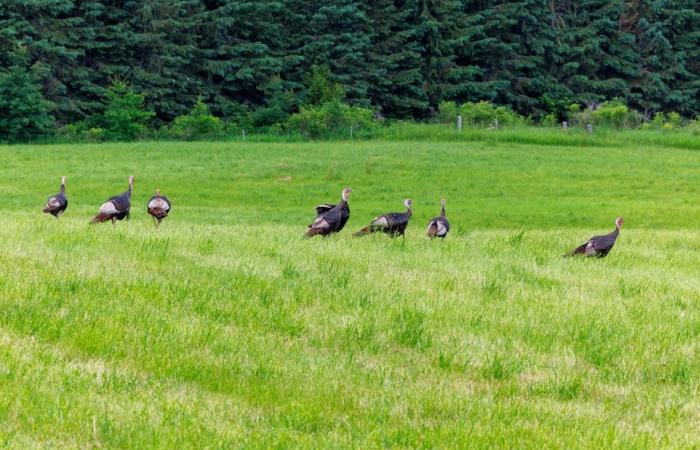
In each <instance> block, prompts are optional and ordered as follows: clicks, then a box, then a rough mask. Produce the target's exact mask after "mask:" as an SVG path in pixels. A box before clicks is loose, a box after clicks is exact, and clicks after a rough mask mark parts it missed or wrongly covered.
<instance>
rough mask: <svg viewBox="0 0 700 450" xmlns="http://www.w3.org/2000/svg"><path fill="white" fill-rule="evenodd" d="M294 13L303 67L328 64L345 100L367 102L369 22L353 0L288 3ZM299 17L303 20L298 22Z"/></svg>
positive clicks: (366, 103) (361, 103)
mask: <svg viewBox="0 0 700 450" xmlns="http://www.w3.org/2000/svg"><path fill="white" fill-rule="evenodd" d="M289 5H290V6H292V8H293V11H295V12H296V14H295V17H296V26H297V27H298V28H296V30H299V31H302V30H303V31H302V35H301V36H300V39H299V37H297V39H296V42H297V43H298V44H301V45H300V47H299V48H298V50H297V51H298V53H299V54H300V55H301V56H302V57H303V68H304V70H309V69H310V68H311V67H312V66H328V67H329V69H330V71H331V73H332V76H333V81H336V82H338V83H340V84H342V85H343V88H344V91H345V94H346V97H347V100H348V101H349V102H351V103H355V104H360V105H369V94H368V91H369V64H368V55H369V51H370V47H371V42H370V29H371V23H370V21H369V18H368V17H367V14H366V13H365V11H364V10H363V9H362V7H361V2H358V1H354V0H324V1H320V0H308V1H298V0H297V1H292V2H289ZM300 20H303V21H305V22H306V23H305V24H300V23H299V21H300Z"/></svg>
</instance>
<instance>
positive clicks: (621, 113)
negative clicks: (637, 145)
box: [568, 101, 643, 128]
mask: <svg viewBox="0 0 700 450" xmlns="http://www.w3.org/2000/svg"><path fill="white" fill-rule="evenodd" d="M577 106H578V105H577ZM569 111H570V112H569V115H568V118H569V121H570V122H571V123H572V124H574V125H579V126H585V125H586V124H589V123H590V124H593V125H597V126H602V127H610V128H637V127H639V126H640V125H641V124H642V120H643V117H642V115H641V114H640V113H639V112H637V111H635V110H633V109H630V108H629V107H627V106H626V105H624V104H623V103H621V102H619V101H613V102H604V103H601V104H600V105H597V106H595V107H592V108H586V109H584V110H582V111H579V108H578V107H577V108H573V107H570V108H569Z"/></svg>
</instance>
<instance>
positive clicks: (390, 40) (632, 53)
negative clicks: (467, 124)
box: [0, 0, 700, 139]
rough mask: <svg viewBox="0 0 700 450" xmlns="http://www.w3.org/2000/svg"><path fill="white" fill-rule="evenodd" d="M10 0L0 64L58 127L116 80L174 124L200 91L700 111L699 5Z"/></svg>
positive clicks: (387, 107) (224, 103) (98, 102)
mask: <svg viewBox="0 0 700 450" xmlns="http://www.w3.org/2000/svg"><path fill="white" fill-rule="evenodd" d="M1 3H2V4H1V6H0V70H7V69H10V68H19V69H20V70H27V71H29V72H30V73H31V76H32V78H33V79H34V80H35V81H34V84H35V85H36V86H37V87H38V88H39V89H40V90H41V94H42V96H43V97H44V98H45V99H46V100H47V101H48V102H49V103H50V108H49V113H50V115H52V116H53V117H55V118H56V125H57V126H58V127H62V126H65V125H66V124H70V123H78V122H81V121H85V120H88V121H89V120H90V119H91V118H94V117H97V116H102V115H103V113H104V108H105V106H104V99H105V95H106V92H107V90H108V89H109V87H110V85H111V81H112V80H114V79H119V80H124V81H125V82H128V83H129V85H130V86H132V88H133V89H134V91H136V92H142V93H145V94H146V95H147V97H146V98H145V103H144V105H145V109H146V110H148V111H153V112H154V113H155V115H154V116H153V117H152V118H150V119H149V120H148V121H147V122H148V123H149V124H152V125H153V126H154V127H156V128H166V129H167V128H168V127H169V125H170V124H171V123H172V122H173V120H174V119H175V118H176V117H179V116H184V115H187V114H188V113H189V110H190V108H191V106H192V104H194V103H195V101H196V99H197V98H199V97H201V98H203V99H205V100H206V102H207V104H208V106H209V108H210V109H211V111H212V114H213V115H215V116H217V117H220V118H221V119H222V120H223V121H225V122H226V123H234V124H236V126H237V127H240V128H245V129H252V128H256V129H270V128H271V127H276V128H278V127H280V126H281V125H280V124H283V123H285V122H286V121H287V119H288V116H289V115H290V114H291V113H293V112H296V111H298V110H299V107H300V106H301V105H304V106H314V107H315V106H321V105H323V104H325V103H328V102H333V101H338V100H342V101H346V102H347V103H349V104H351V105H354V106H362V107H366V108H372V109H373V110H374V111H377V112H379V113H381V114H382V115H383V116H384V117H387V118H390V119H420V120H423V119H431V118H434V116H435V112H436V110H438V109H440V105H441V103H443V102H449V101H454V102H456V104H463V103H466V102H471V103H477V102H480V101H488V102H491V103H493V104H496V105H503V106H506V107H509V108H510V109H512V110H513V111H515V112H516V113H517V114H519V115H521V116H523V117H528V118H531V119H532V120H534V121H536V122H542V123H544V124H546V125H550V124H555V123H558V122H560V121H561V120H564V119H565V118H567V116H568V115H570V114H569V112H568V111H567V109H566V107H567V105H568V104H570V103H577V104H580V105H587V106H588V107H589V109H591V110H590V111H589V114H588V116H589V117H586V120H592V119H591V117H590V116H591V114H593V108H594V106H595V105H598V104H601V103H604V102H606V101H611V100H614V99H617V100H618V101H619V102H620V103H622V104H624V105H627V106H628V107H629V108H630V109H631V110H635V111H639V113H640V114H641V115H642V116H643V117H644V119H645V120H649V119H650V118H651V117H653V115H654V114H656V113H657V112H664V113H669V112H671V111H677V112H678V113H680V114H681V115H682V117H683V119H684V120H688V119H691V118H693V117H696V116H697V115H698V114H700V2H697V1H694V0H664V1H661V0H639V1H623V0H611V1H603V0H581V1H577V2H573V1H570V0H561V1H559V0H556V1H552V2H549V3H548V2H542V1H539V0H513V1H508V2H505V3H504V2H495V1H476V0H462V1H460V0H421V1H411V2H403V1H402V2H398V1H395V0H376V1H371V2H362V1H359V0H327V1H320V0H270V1H261V0H253V1H232V0H211V1H201V0H150V1H148V2H138V1H133V0H132V1H127V2H102V1H98V0H84V1H80V2H75V1H70V0H51V1H30V2H26V1H25V2H22V1H17V0H12V1H5V2H1ZM443 109H444V108H443ZM448 115H449V114H448ZM600 116H601V117H600V119H599V120H600V121H601V123H604V124H606V125H604V126H615V127H616V126H635V125H634V124H635V123H636V122H637V121H638V119H637V118H636V117H631V118H628V119H626V120H623V124H622V125H620V124H619V121H617V117H607V116H606V117H602V116H604V114H600ZM438 120H440V121H442V120H446V119H445V117H444V115H443V116H441V117H439V118H438ZM499 120H500V119H499ZM595 120H598V119H595ZM569 121H573V120H572V119H571V118H569ZM608 122H611V125H607V123H608ZM681 125H682V124H681ZM93 126H102V125H96V124H91V127H93ZM668 126H672V127H674V129H675V128H678V125H674V124H671V125H668ZM122 131H123V130H122ZM105 133H106V134H107V137H108V138H109V139H114V138H115V136H116V135H115V134H114V133H112V132H110V131H109V127H105ZM136 134H138V133H136ZM117 135H123V136H133V135H134V133H133V132H127V133H125V134H124V133H121V132H119V133H117Z"/></svg>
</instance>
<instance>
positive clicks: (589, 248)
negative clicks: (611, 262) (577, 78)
mask: <svg viewBox="0 0 700 450" xmlns="http://www.w3.org/2000/svg"><path fill="white" fill-rule="evenodd" d="M622 223H623V221H622V217H618V218H617V219H615V231H613V232H612V233H609V234H605V235H603V236H593V237H592V238H590V239H589V240H588V241H586V242H585V243H584V244H581V245H579V246H578V247H576V248H575V249H573V250H572V251H571V253H568V254H567V255H566V256H576V255H585V256H595V257H598V258H603V257H604V256H606V255H607V254H608V253H610V250H612V248H613V246H614V245H615V241H616V240H617V236H618V235H619V234H620V228H621V227H622Z"/></svg>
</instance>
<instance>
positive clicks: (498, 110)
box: [437, 101, 527, 127]
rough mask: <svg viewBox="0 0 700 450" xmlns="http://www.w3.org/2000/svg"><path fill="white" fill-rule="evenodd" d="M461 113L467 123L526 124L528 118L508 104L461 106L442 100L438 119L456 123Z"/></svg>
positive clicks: (482, 103) (486, 124)
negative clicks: (507, 105)
mask: <svg viewBox="0 0 700 450" xmlns="http://www.w3.org/2000/svg"><path fill="white" fill-rule="evenodd" d="M458 115H461V116H462V120H463V122H464V124H465V125H474V126H480V127H484V126H491V125H493V124H495V122H496V120H498V125H499V126H501V125H506V126H508V125H518V124H524V123H526V122H527V120H526V119H525V118H524V117H522V116H521V115H519V114H518V113H516V112H515V111H513V110H512V109H510V108H508V107H506V106H496V105H494V104H493V103H491V102H487V101H480V102H476V103H472V102H467V103H465V104H463V105H461V106H459V105H457V104H456V103H455V102H442V103H440V105H439V106H438V114H437V120H438V121H439V122H442V123H455V121H456V120H457V116H458Z"/></svg>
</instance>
